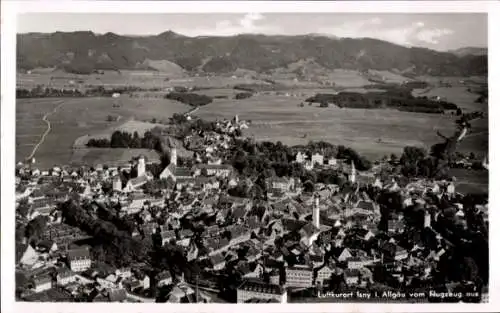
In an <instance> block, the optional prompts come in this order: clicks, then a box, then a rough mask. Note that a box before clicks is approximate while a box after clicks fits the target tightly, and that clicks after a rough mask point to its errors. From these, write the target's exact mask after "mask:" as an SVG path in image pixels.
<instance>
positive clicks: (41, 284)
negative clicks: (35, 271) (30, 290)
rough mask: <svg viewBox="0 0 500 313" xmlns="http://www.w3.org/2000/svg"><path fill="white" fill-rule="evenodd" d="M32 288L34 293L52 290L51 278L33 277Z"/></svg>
mask: <svg viewBox="0 0 500 313" xmlns="http://www.w3.org/2000/svg"><path fill="white" fill-rule="evenodd" d="M33 286H34V289H35V292H42V291H45V290H50V289H52V277H50V275H42V276H39V277H35V278H34V279H33Z"/></svg>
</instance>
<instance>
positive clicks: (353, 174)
mask: <svg viewBox="0 0 500 313" xmlns="http://www.w3.org/2000/svg"><path fill="white" fill-rule="evenodd" d="M349 181H350V182H351V183H352V184H354V183H355V182H356V167H355V166H354V162H353V161H351V174H350V175H349Z"/></svg>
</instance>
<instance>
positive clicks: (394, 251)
mask: <svg viewBox="0 0 500 313" xmlns="http://www.w3.org/2000/svg"><path fill="white" fill-rule="evenodd" d="M380 250H381V253H382V258H383V260H384V261H385V260H389V261H390V260H392V261H400V260H404V259H406V258H407V257H408V251H407V250H405V249H404V248H402V247H401V246H398V245H396V244H395V243H393V242H390V241H384V242H382V243H381V245H380Z"/></svg>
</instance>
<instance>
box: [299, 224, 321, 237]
mask: <svg viewBox="0 0 500 313" xmlns="http://www.w3.org/2000/svg"><path fill="white" fill-rule="evenodd" d="M317 232H319V229H318V228H316V226H314V225H313V224H312V223H307V224H306V225H304V226H303V227H302V228H301V230H300V233H301V234H303V235H305V236H307V237H311V236H312V235H314V234H315V233H317Z"/></svg>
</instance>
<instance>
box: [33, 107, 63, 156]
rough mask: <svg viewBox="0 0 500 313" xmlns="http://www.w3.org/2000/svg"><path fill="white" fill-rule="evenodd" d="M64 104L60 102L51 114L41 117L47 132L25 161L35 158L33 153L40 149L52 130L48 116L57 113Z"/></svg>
mask: <svg viewBox="0 0 500 313" xmlns="http://www.w3.org/2000/svg"><path fill="white" fill-rule="evenodd" d="M63 104H64V101H61V103H59V104H58V105H57V106H56V107H55V108H54V110H52V112H48V113H46V114H45V115H44V116H43V117H42V121H44V122H45V123H46V124H47V130H46V131H45V132H44V133H43V135H42V137H41V138H40V141H39V142H38V143H37V144H36V145H35V147H34V148H33V151H31V154H30V155H29V156H28V157H26V160H31V159H32V158H33V156H35V153H36V151H37V150H38V148H39V147H40V145H41V144H42V143H43V142H44V140H45V137H46V136H47V135H48V134H49V133H50V131H51V130H52V126H51V125H50V121H49V120H48V119H47V118H48V117H49V116H50V115H52V114H54V113H56V112H57V110H58V109H59V108H60V107H62V106H63Z"/></svg>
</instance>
